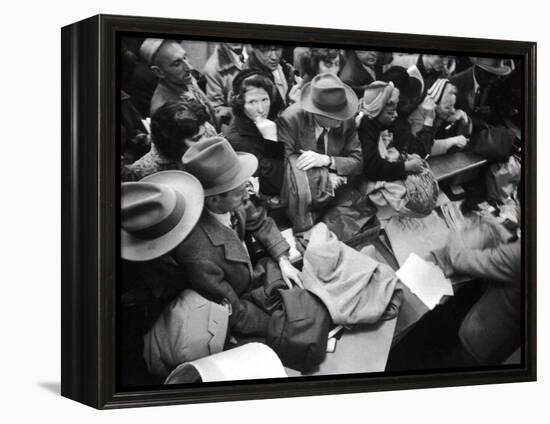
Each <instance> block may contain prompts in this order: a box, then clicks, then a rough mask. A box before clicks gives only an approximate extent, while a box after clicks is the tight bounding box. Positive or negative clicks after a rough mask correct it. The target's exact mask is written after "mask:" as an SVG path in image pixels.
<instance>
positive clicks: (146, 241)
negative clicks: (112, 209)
mask: <svg viewBox="0 0 550 424" xmlns="http://www.w3.org/2000/svg"><path fill="white" fill-rule="evenodd" d="M203 203H204V191H203V189H202V187H201V184H200V182H199V181H198V180H197V179H196V178H195V177H193V176H192V175H190V174H188V173H186V172H183V171H179V170H170V171H162V172H158V173H156V174H153V175H150V176H146V177H145V178H143V179H142V180H141V181H140V182H128V183H123V184H122V186H121V215H120V221H121V222H120V226H121V230H120V232H121V257H122V259H123V261H122V268H123V278H122V286H121V291H122V292H121V306H122V308H121V325H122V328H123V331H122V333H121V338H120V341H121V354H122V355H123V357H124V361H123V367H122V370H121V373H122V376H121V378H122V380H123V381H124V382H125V384H126V383H128V384H143V383H144V382H147V383H155V384H158V383H161V381H160V382H159V381H156V380H155V379H153V378H152V377H151V375H150V374H149V373H148V372H147V369H146V365H145V362H144V360H143V348H144V345H143V336H144V335H145V333H147V331H149V329H150V328H151V326H152V325H153V323H154V322H155V320H156V319H157V318H158V316H159V314H160V313H161V312H162V310H163V309H164V308H165V307H166V305H167V304H168V303H169V302H170V301H171V300H172V299H173V298H174V297H177V296H178V293H179V292H181V290H183V289H184V288H186V287H185V285H184V280H185V275H183V273H182V272H181V270H180V268H179V267H178V266H177V264H176V262H175V261H174V260H173V259H172V258H171V257H170V256H169V253H170V251H171V250H172V249H174V247H176V246H177V245H178V244H180V243H181V242H182V241H183V240H184V239H185V238H186V237H187V236H188V235H189V233H190V231H191V230H192V229H193V228H194V226H195V224H196V223H197V222H198V220H199V217H200V215H201V213H202V209H203Z"/></svg>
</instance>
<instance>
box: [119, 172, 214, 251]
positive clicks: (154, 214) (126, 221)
mask: <svg viewBox="0 0 550 424" xmlns="http://www.w3.org/2000/svg"><path fill="white" fill-rule="evenodd" d="M203 205H204V191H203V189H202V187H201V184H200V182H199V181H198V180H197V179H196V178H195V177H193V176H192V175H191V174H188V173H187V172H183V171H162V172H158V173H156V174H153V175H149V176H147V177H145V178H143V179H142V180H141V181H139V182H131V183H123V184H122V188H121V219H120V221H121V222H120V226H121V256H122V258H123V259H127V260H130V261H148V260H152V259H155V258H158V257H160V256H162V255H164V254H166V253H168V252H170V251H171V250H172V249H174V248H175V247H176V246H177V245H178V244H180V243H181V242H182V241H183V240H184V239H185V238H186V237H187V236H188V235H189V233H190V232H191V230H192V229H193V228H194V227H195V225H196V223H197V222H198V220H199V218H200V216H201V213H202V208H203Z"/></svg>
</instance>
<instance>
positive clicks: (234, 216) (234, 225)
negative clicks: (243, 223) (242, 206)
mask: <svg viewBox="0 0 550 424" xmlns="http://www.w3.org/2000/svg"><path fill="white" fill-rule="evenodd" d="M238 222H239V219H238V218H237V214H236V213H234V212H232V213H231V229H232V230H233V231H235V232H236V233H237V235H238V232H237V224H238Z"/></svg>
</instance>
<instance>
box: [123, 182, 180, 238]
mask: <svg viewBox="0 0 550 424" xmlns="http://www.w3.org/2000/svg"><path fill="white" fill-rule="evenodd" d="M184 211H185V200H184V198H183V195H182V194H181V193H180V192H177V191H176V204H175V206H174V209H173V210H172V212H171V213H170V215H168V216H167V217H166V218H164V219H163V220H162V221H160V222H158V223H157V224H155V225H151V226H150V227H147V228H144V229H142V230H138V231H132V232H131V234H132V235H133V236H135V237H137V238H140V239H142V240H153V239H156V238H159V237H162V236H163V235H165V234H167V233H168V232H170V231H171V230H173V229H174V228H175V227H176V225H178V224H179V222H180V221H181V218H182V217H183V212H184Z"/></svg>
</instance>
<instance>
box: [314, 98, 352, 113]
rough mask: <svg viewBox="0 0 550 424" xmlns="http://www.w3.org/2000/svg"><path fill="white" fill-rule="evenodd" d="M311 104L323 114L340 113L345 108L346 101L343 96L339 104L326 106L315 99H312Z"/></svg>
mask: <svg viewBox="0 0 550 424" xmlns="http://www.w3.org/2000/svg"><path fill="white" fill-rule="evenodd" d="M311 103H313V105H314V106H315V107H316V108H318V109H320V110H323V111H325V112H340V111H341V110H342V108H344V107H346V104H347V99H346V97H345V96H344V97H343V101H341V102H339V103H329V104H326V103H320V102H318V101H317V100H316V99H315V98H313V97H312V99H311Z"/></svg>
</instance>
